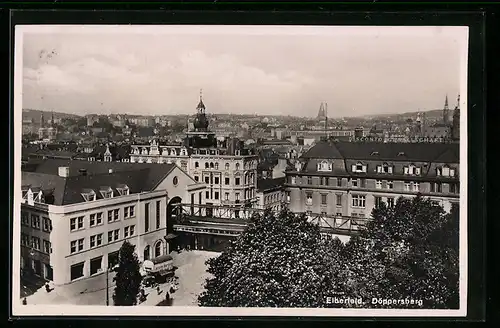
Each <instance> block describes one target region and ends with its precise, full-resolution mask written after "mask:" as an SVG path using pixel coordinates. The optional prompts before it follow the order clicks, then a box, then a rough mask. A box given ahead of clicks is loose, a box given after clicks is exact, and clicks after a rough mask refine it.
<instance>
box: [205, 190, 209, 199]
mask: <svg viewBox="0 0 500 328" xmlns="http://www.w3.org/2000/svg"><path fill="white" fill-rule="evenodd" d="M205 198H206V199H210V192H209V191H205Z"/></svg>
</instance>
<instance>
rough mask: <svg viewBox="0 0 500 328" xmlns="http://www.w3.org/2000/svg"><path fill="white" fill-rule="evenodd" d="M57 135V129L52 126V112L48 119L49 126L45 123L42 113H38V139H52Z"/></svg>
mask: <svg viewBox="0 0 500 328" xmlns="http://www.w3.org/2000/svg"><path fill="white" fill-rule="evenodd" d="M56 137H57V129H56V128H55V127H54V113H52V117H51V119H50V123H49V126H46V125H45V120H44V118H43V114H41V115H40V128H39V129H38V139H40V140H47V141H54V140H56Z"/></svg>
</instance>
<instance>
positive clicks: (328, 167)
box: [317, 161, 333, 172]
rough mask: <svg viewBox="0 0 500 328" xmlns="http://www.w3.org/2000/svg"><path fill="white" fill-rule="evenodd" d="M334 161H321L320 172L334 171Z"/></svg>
mask: <svg viewBox="0 0 500 328" xmlns="http://www.w3.org/2000/svg"><path fill="white" fill-rule="evenodd" d="M332 167H333V165H332V163H329V162H327V161H322V162H321V163H318V166H317V169H318V171H320V172H331V171H332Z"/></svg>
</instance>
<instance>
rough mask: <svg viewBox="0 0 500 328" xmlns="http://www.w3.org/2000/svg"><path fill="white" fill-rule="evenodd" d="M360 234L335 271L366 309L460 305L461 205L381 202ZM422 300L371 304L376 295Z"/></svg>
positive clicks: (419, 200)
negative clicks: (391, 204) (446, 207)
mask: <svg viewBox="0 0 500 328" xmlns="http://www.w3.org/2000/svg"><path fill="white" fill-rule="evenodd" d="M372 217H373V220H371V221H370V222H369V223H368V224H367V227H366V229H364V230H363V231H362V232H361V233H360V235H359V236H356V237H353V238H351V240H350V241H349V242H348V243H347V244H346V245H345V247H344V249H342V251H341V254H340V257H341V260H342V262H343V263H344V264H343V265H342V266H340V268H341V269H340V270H338V269H335V270H334V272H333V274H334V275H335V276H336V277H337V278H339V281H342V283H343V285H342V290H343V292H344V293H345V294H347V295H350V296H352V297H361V298H362V299H363V300H365V302H366V303H365V304H364V306H365V307H391V308H394V307H404V308H420V307H424V308H439V309H443V308H458V302H459V290H458V278H459V265H458V264H459V259H458V249H459V243H458V221H459V220H458V209H457V207H455V206H454V207H452V211H451V213H445V212H444V210H443V208H442V207H441V206H440V205H437V204H435V203H433V202H432V201H431V200H429V199H424V198H422V197H421V196H417V197H415V198H413V199H411V200H410V199H404V198H402V197H401V198H399V199H398V201H397V203H396V205H395V206H394V207H393V208H390V207H387V206H386V205H385V204H382V205H381V206H380V207H379V208H376V209H374V210H373V212H372ZM373 298H377V299H386V300H388V299H395V300H405V299H408V300H409V301H411V300H412V299H413V300H414V301H418V300H421V301H422V304H392V305H389V304H385V305H383V304H382V305H381V304H372V299H373Z"/></svg>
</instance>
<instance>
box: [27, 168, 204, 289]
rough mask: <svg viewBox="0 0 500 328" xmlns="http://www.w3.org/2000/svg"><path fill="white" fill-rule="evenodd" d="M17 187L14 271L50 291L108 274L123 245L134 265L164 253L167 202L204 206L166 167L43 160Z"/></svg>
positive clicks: (186, 181) (184, 177)
mask: <svg viewBox="0 0 500 328" xmlns="http://www.w3.org/2000/svg"><path fill="white" fill-rule="evenodd" d="M22 182H23V183H22V184H23V187H22V197H23V198H22V204H21V266H22V269H23V270H24V271H27V272H29V273H34V274H36V275H38V276H40V277H42V278H45V279H47V280H51V281H53V282H54V284H56V285H57V284H66V283H71V282H73V281H75V280H79V279H83V278H85V277H89V276H92V275H97V274H99V273H102V272H103V270H105V269H106V268H108V267H112V266H113V265H114V264H116V263H117V260H118V250H119V249H120V247H121V245H122V244H123V242H124V241H125V240H127V241H129V242H130V243H132V244H133V245H135V246H136V253H137V255H138V257H139V259H140V261H143V260H145V259H151V258H155V257H158V256H161V255H163V254H168V253H169V252H170V249H169V248H170V247H169V239H170V237H172V236H171V235H168V233H167V231H168V224H169V222H168V221H169V219H170V217H171V215H172V213H171V212H172V210H171V209H172V206H171V205H172V203H175V202H180V200H181V199H191V200H192V201H193V202H194V201H196V202H204V201H205V200H204V199H203V197H204V190H205V185H204V184H202V183H197V182H196V181H194V179H192V178H191V177H190V176H189V175H188V174H187V173H186V172H184V171H183V170H181V169H180V168H179V167H177V166H176V165H174V164H170V165H168V164H166V165H151V164H129V163H118V162H87V161H65V160H45V161H44V162H42V163H41V164H39V165H38V166H36V167H35V168H34V169H32V171H31V172H22Z"/></svg>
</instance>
